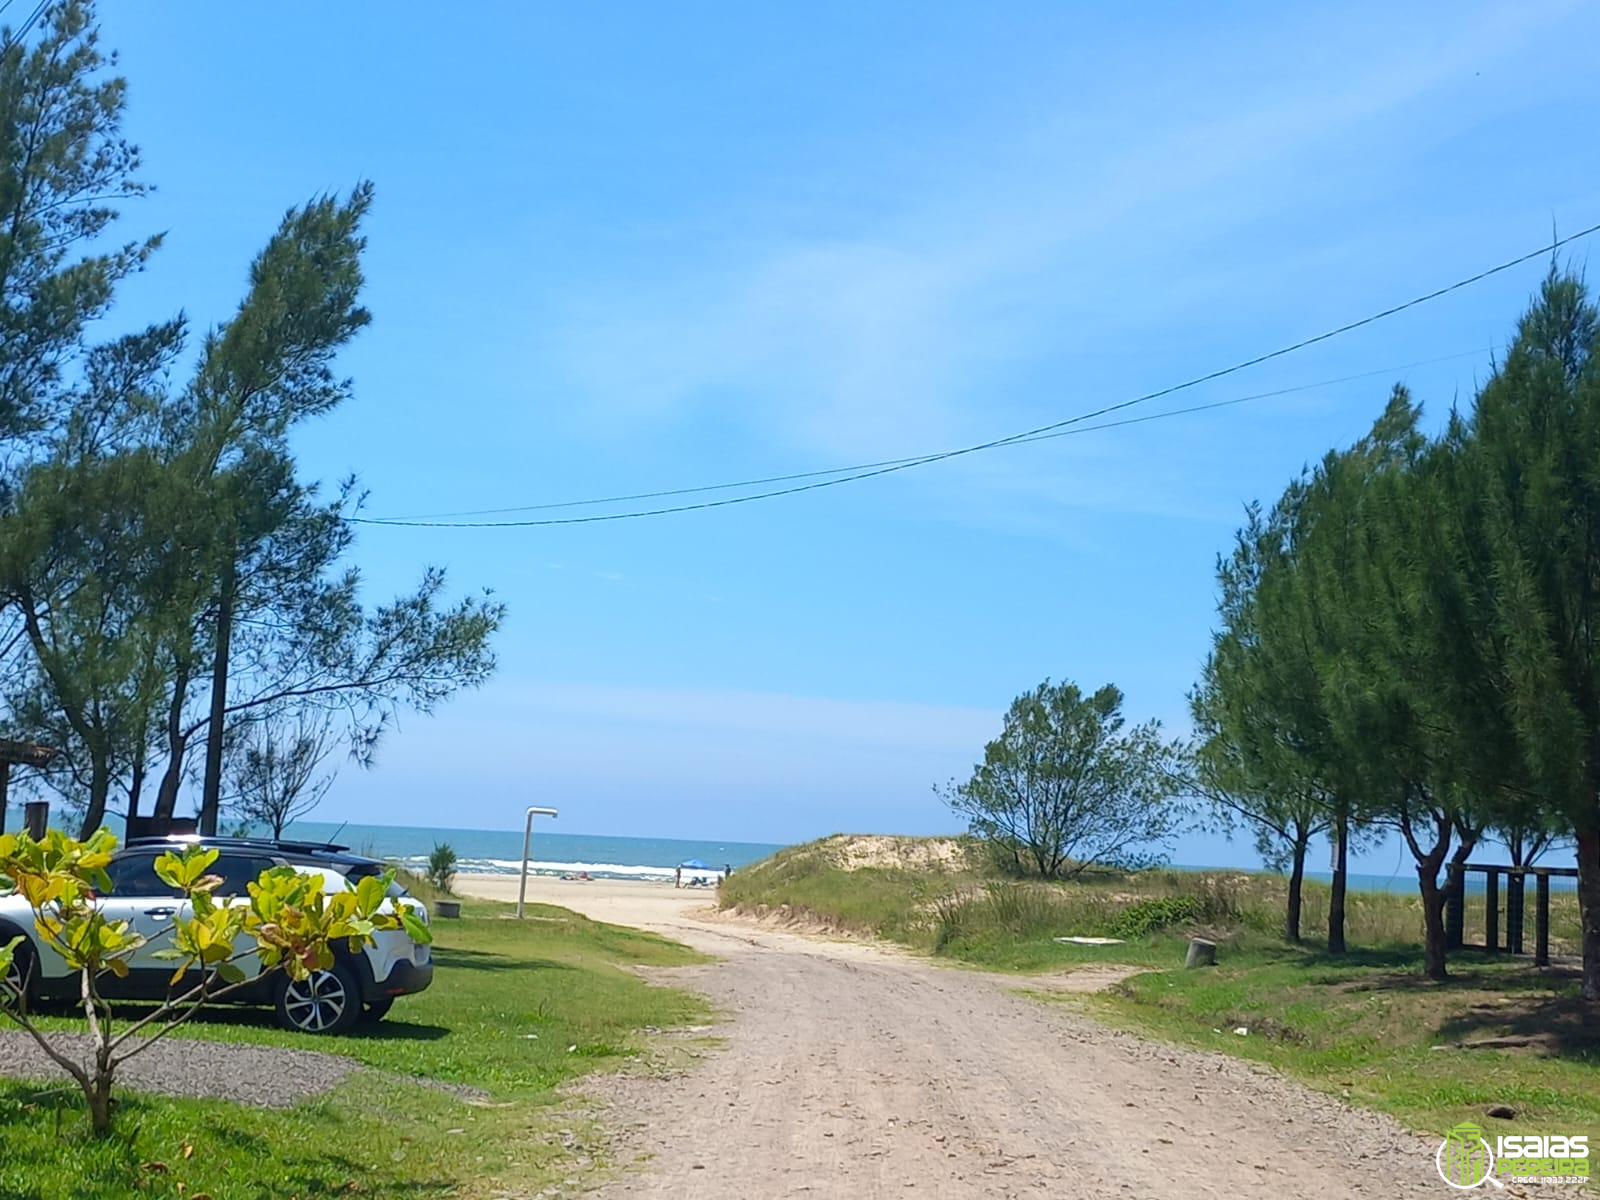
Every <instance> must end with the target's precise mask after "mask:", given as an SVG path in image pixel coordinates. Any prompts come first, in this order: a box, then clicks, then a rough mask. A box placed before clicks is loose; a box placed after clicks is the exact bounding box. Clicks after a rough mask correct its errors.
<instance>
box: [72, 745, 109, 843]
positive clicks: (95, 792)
mask: <svg viewBox="0 0 1600 1200" xmlns="http://www.w3.org/2000/svg"><path fill="white" fill-rule="evenodd" d="M110 794H111V767H110V764H109V763H107V762H106V756H105V753H104V752H96V751H90V753H89V807H88V808H86V809H84V812H83V828H82V829H80V830H79V831H78V837H79V838H86V837H88V836H89V835H90V834H91V833H93V832H94V831H95V830H96V829H99V828H100V826H101V825H103V824H105V820H106V797H107V796H109V795H110Z"/></svg>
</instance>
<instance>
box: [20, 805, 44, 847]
mask: <svg viewBox="0 0 1600 1200" xmlns="http://www.w3.org/2000/svg"><path fill="white" fill-rule="evenodd" d="M22 823H23V825H24V826H25V827H26V828H27V830H28V836H29V837H31V838H32V839H33V840H34V841H36V842H40V841H43V840H44V835H45V832H46V831H47V830H48V829H49V828H50V803H49V801H47V800H30V801H28V804H27V807H26V808H24V809H23V810H22Z"/></svg>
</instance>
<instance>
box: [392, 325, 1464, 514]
mask: <svg viewBox="0 0 1600 1200" xmlns="http://www.w3.org/2000/svg"><path fill="white" fill-rule="evenodd" d="M1488 353H1491V348H1490V347H1483V348H1480V349H1477V350H1463V351H1461V352H1460V353H1458V354H1444V355H1440V356H1439V357H1438V358H1426V359H1423V360H1421V361H1420V362H1410V363H1401V364H1399V365H1397V366H1393V367H1380V368H1378V369H1377V370H1375V371H1363V372H1361V373H1360V374H1357V375H1341V376H1339V377H1338V378H1337V379H1321V380H1318V381H1317V382H1315V383H1302V384H1297V385H1295V386H1293V387H1286V388H1278V389H1277V390H1275V391H1270V392H1257V393H1255V394H1254V395H1250V396H1236V397H1234V398H1233V399H1231V400H1219V401H1217V402H1215V403H1213V404H1199V405H1196V406H1194V407H1193V408H1177V409H1171V410H1168V411H1166V412H1159V413H1153V414H1151V415H1150V416H1146V417H1135V418H1132V419H1131V420H1126V421H1109V422H1106V423H1105V424H1103V425H1090V426H1086V427H1083V428H1081V429H1071V430H1057V431H1056V432H1053V433H1040V434H1035V435H1032V436H1030V437H1023V438H1018V439H1017V440H1016V441H1015V442H1012V443H1009V444H1011V445H1019V446H1020V445H1026V444H1028V443H1030V442H1042V441H1047V440H1049V439H1050V438H1056V437H1064V436H1065V435H1066V434H1067V433H1079V432H1082V433H1089V432H1091V431H1093V430H1096V429H1116V428H1119V427H1121V426H1123V425H1138V424H1141V423H1143V422H1145V421H1159V420H1161V419H1163V418H1165V417H1181V416H1187V415H1188V414H1190V413H1197V412H1208V411H1210V410H1211V409H1214V408H1230V407H1232V406H1234V405H1237V404H1246V403H1249V402H1250V401H1252V400H1270V399H1273V398H1275V397H1278V396H1288V395H1293V394H1294V393H1296V392H1309V391H1313V390H1314V389H1316V388H1324V387H1333V386H1334V385H1336V384H1340V383H1352V382H1354V381H1356V380H1360V379H1374V378H1376V377H1378V376H1380V375H1390V374H1393V373H1395V372H1398V371H1410V370H1413V369H1415V368H1417V367H1429V366H1433V365H1434V364H1435V363H1442V362H1454V361H1456V360H1457V359H1462V358H1472V357H1475V356H1477V355H1480V354H1488ZM932 457H934V454H933V453H929V454H915V455H911V456H909V457H906V458H886V459H881V460H879V461H877V462H867V463H856V464H854V465H852V466H847V467H827V468H824V469H822V470H817V471H796V472H793V473H791V474H788V475H767V476H764V477H762V478H760V479H741V480H738V481H736V482H734V483H707V484H700V485H699V486H697V487H682V488H669V489H667V490H664V491H657V492H632V493H629V494H627V495H619V496H596V497H593V498H591V499H587V500H557V501H552V502H549V503H545V504H522V505H517V506H515V507H512V508H479V509H469V510H467V511H465V512H444V513H415V514H411V515H408V516H397V517H373V518H369V519H370V520H373V521H377V522H380V523H386V524H392V523H396V522H400V521H449V520H454V519H456V518H459V517H492V516H501V515H504V514H506V513H523V512H549V511H551V510H553V509H561V508H592V507H594V506H596V505H600V504H621V503H624V502H626V501H631V500H660V499H665V498H667V497H670V496H694V495H700V494H702V493H705V492H726V491H733V490H735V489H738V488H749V487H765V486H766V485H768V484H773V483H792V482H794V481H795V480H800V479H820V478H823V477H825V476H829V475H844V474H848V473H851V472H856V471H870V470H875V469H877V468H878V467H896V466H901V465H910V464H913V463H920V462H923V461H924V460H927V459H931V458H932Z"/></svg>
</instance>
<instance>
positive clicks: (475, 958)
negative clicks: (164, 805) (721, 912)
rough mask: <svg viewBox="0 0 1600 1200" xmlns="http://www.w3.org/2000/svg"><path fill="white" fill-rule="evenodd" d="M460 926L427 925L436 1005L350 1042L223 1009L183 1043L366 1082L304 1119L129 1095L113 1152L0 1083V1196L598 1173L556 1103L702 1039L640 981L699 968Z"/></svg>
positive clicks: (486, 1180)
mask: <svg viewBox="0 0 1600 1200" xmlns="http://www.w3.org/2000/svg"><path fill="white" fill-rule="evenodd" d="M463 911H464V916H463V919H462V920H459V921H439V922H436V923H435V925H434V933H435V936H436V939H437V941H436V945H435V957H436V962H437V965H438V969H437V973H436V975H435V980H434V984H433V987H432V988H430V989H429V990H428V991H427V992H424V993H422V994H421V995H419V996H411V997H404V998H402V999H401V1000H399V1001H398V1002H397V1003H396V1004H395V1007H394V1009H393V1011H392V1012H391V1013H390V1015H389V1018H388V1019H387V1020H385V1021H382V1022H379V1023H375V1024H372V1025H370V1026H365V1027H362V1028H361V1029H359V1030H358V1032H357V1034H356V1035H355V1036H352V1037H346V1038H326V1039H320V1038H319V1039H312V1038H307V1037H304V1036H300V1035H295V1034H290V1033H287V1032H284V1031H282V1030H279V1029H277V1028H276V1027H275V1026H273V1025H272V1024H271V1014H270V1013H269V1012H266V1011H264V1010H253V1009H228V1008H218V1009H216V1010H213V1011H211V1012H208V1013H203V1014H202V1015H201V1017H200V1018H198V1019H197V1020H196V1021H195V1022H194V1023H193V1025H192V1026H191V1027H189V1028H188V1029H186V1031H185V1033H184V1036H186V1037H196V1038H210V1039H215V1040H225V1041H248V1042H254V1043H259V1044H265V1045H281V1046H293V1047H295V1048H297V1049H315V1050H322V1051H326V1052H329V1053H335V1054H344V1055H348V1056H350V1057H352V1058H354V1059H356V1060H357V1061H359V1062H361V1063H363V1064H365V1065H367V1066H369V1067H371V1068H374V1069H373V1070H372V1071H363V1072H360V1073H358V1074H357V1075H355V1076H353V1077H351V1078H350V1079H349V1080H347V1081H346V1082H345V1083H344V1084H343V1085H341V1086H340V1087H339V1088H337V1089H335V1090H334V1091H333V1092H331V1093H328V1094H327V1095H326V1096H323V1097H321V1098H319V1099H317V1100H315V1101H312V1102H309V1103H304V1104H300V1105H297V1106H296V1107H294V1108H291V1109H287V1110H267V1109H255V1108H246V1107H242V1106H238V1105H231V1104H225V1103H221V1102H217V1101H193V1100H170V1099H164V1098H160V1097H153V1096H133V1095H123V1096H122V1097H121V1105H120V1107H119V1111H118V1113H117V1120H116V1127H115V1130H114V1132H113V1135H112V1136H111V1137H109V1138H104V1139H99V1140H96V1139H92V1138H90V1137H89V1136H88V1134H87V1128H86V1125H85V1123H84V1120H83V1117H82V1113H81V1107H80V1105H79V1104H78V1102H77V1100H76V1098H75V1097H74V1096H73V1095H72V1094H71V1093H68V1092H65V1091H62V1090H60V1089H59V1087H58V1086H57V1085H54V1084H52V1085H50V1086H49V1087H48V1088H46V1087H43V1086H41V1085H38V1084H30V1083H18V1082H4V1083H0V1197H5V1198H6V1200H12V1198H15V1200H123V1198H124V1197H144V1196H151V1197H155V1196H163V1197H185V1198H186V1200H200V1198H201V1197H203V1196H212V1197H215V1200H222V1198H223V1197H228V1198H230V1200H232V1198H238V1200H257V1198H260V1200H265V1198H267V1197H274V1198H276V1197H290V1196H294V1197H298V1198H299V1200H313V1198H320V1197H330V1196H335V1195H338V1196H347V1195H352V1194H366V1195H373V1196H382V1197H401V1198H406V1197H422V1196H452V1197H456V1196H460V1197H476V1196H489V1195H493V1194H495V1193H496V1192H497V1191H500V1190H502V1189H503V1188H504V1187H509V1186H512V1185H513V1184H514V1185H515V1187H516V1188H518V1189H519V1190H526V1191H527V1192H528V1193H529V1194H532V1193H536V1192H537V1191H538V1190H539V1189H540V1188H541V1187H542V1186H544V1185H546V1184H548V1183H550V1182H552V1181H559V1180H561V1179H564V1178H566V1177H567V1176H568V1174H569V1173H571V1171H572V1170H573V1169H574V1168H577V1169H583V1168H585V1167H588V1166H592V1165H598V1163H599V1160H600V1159H601V1158H602V1157H603V1149H602V1148H601V1147H600V1146H599V1143H598V1139H597V1137H596V1136H595V1133H594V1131H593V1130H592V1129H590V1128H588V1127H587V1126H586V1125H585V1123H584V1122H583V1121H582V1120H581V1119H579V1118H575V1117H573V1116H572V1114H570V1113H563V1112H562V1111H561V1108H560V1106H559V1105H557V1104H555V1103H554V1101H555V1100H556V1093H555V1089H556V1087H557V1086H558V1085H560V1084H561V1083H563V1082H565V1081H567V1080H569V1079H572V1078H575V1077H577V1076H580V1075H583V1074H586V1073H588V1072H591V1071H594V1070H597V1069H604V1068H606V1067H609V1066H615V1065H617V1064H620V1063H623V1062H626V1061H627V1060H629V1059H631V1058H634V1057H636V1056H638V1055H640V1054H641V1053H643V1051H644V1050H645V1039H644V1035H643V1033H642V1031H643V1030H645V1029H646V1027H657V1028H669V1027H672V1026H681V1025H685V1024H689V1023H694V1022H699V1021H703V1020H705V1019H706V1017H707V1015H708V1014H707V1009H706V1007H705V1005H704V1003H703V1002H702V1001H701V1000H700V999H699V998H698V997H695V996H693V995H692V994H690V993H688V992H684V991H681V990H677V989H672V988H664V987H657V986H653V985H651V984H649V983H647V982H646V981H645V980H644V979H642V978H641V977H640V976H639V975H638V974H637V973H636V972H635V971H634V970H632V968H633V967H638V966H646V967H649V966H676V965H683V964H687V963H691V962H695V961H699V957H698V956H697V955H695V954H694V952H692V951H690V950H688V949H687V948H685V947H682V946H679V945H677V944H676V943H673V942H669V941H666V940H664V939H662V938H659V937H656V936H654V935H652V934H648V933H642V932H639V931H637V930H631V929H622V928H619V927H616V926H611V925H604V924H601V923H599V922H595V921H591V920H588V919H587V918H585V917H582V916H578V915H577V914H575V913H571V912H568V911H567V910H565V909H559V908H549V907H545V906H538V905H536V906H530V908H529V919H528V920H525V921H521V922H518V921H511V920H505V919H503V914H504V912H505V911H506V908H505V906H502V905H490V904H468V905H467V906H466V907H465V908H464V910H463ZM127 1015H134V1014H132V1013H131V1012H130V1013H129V1014H127ZM46 1023H47V1024H48V1025H49V1026H51V1027H54V1028H59V1029H74V1028H81V1025H80V1024H79V1023H76V1022H73V1021H71V1020H69V1019H66V1018H56V1019H52V1020H50V1021H48V1022H46ZM434 1083H445V1084H453V1085H463V1087H464V1088H470V1089H477V1090H478V1093H477V1094H470V1093H465V1092H452V1091H449V1090H445V1089H442V1088H440V1087H437V1086H433V1084H434Z"/></svg>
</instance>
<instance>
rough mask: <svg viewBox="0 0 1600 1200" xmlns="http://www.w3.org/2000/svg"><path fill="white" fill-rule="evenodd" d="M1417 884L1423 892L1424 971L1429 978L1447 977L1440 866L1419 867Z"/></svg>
mask: <svg viewBox="0 0 1600 1200" xmlns="http://www.w3.org/2000/svg"><path fill="white" fill-rule="evenodd" d="M1417 886H1418V889H1419V890H1420V891H1421V892H1422V930H1423V973H1424V974H1426V975H1427V977H1428V978H1429V979H1447V978H1449V972H1448V971H1446V969H1445V949H1446V943H1445V933H1444V900H1445V893H1444V889H1443V888H1441V887H1440V886H1439V876H1438V868H1434V869H1433V870H1431V871H1429V870H1427V869H1425V868H1423V867H1420V866H1419V867H1418V868H1417Z"/></svg>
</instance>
